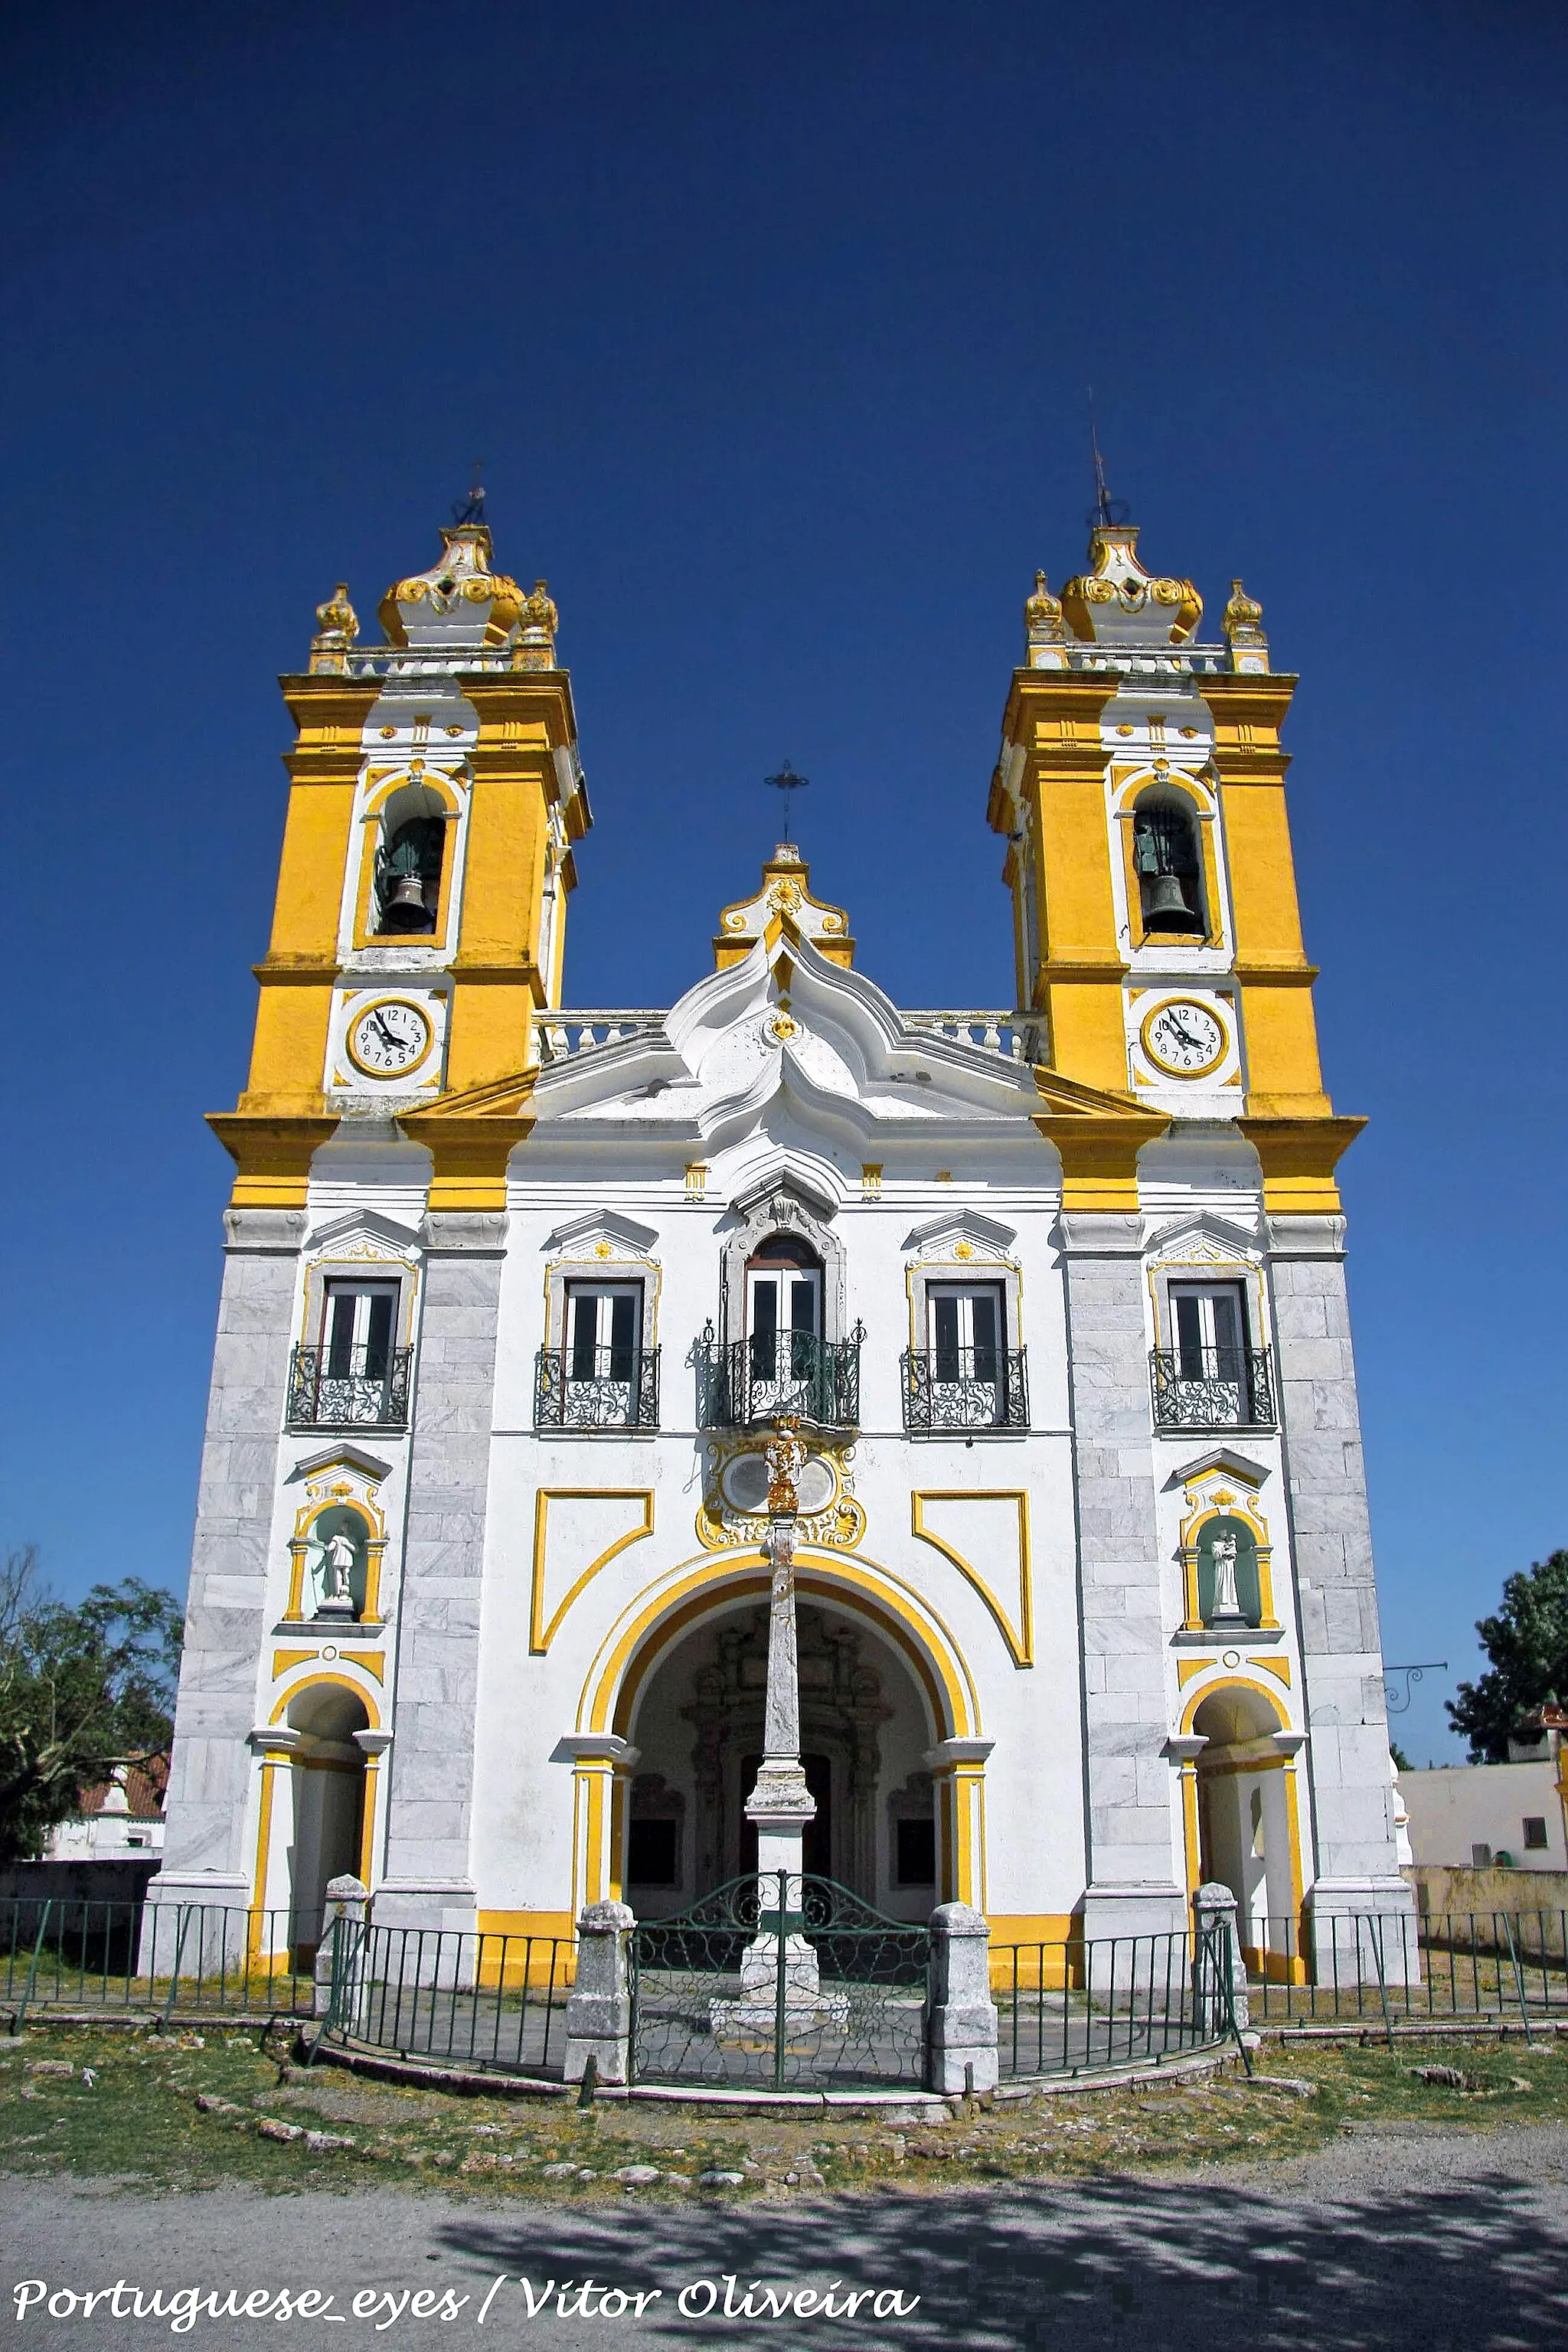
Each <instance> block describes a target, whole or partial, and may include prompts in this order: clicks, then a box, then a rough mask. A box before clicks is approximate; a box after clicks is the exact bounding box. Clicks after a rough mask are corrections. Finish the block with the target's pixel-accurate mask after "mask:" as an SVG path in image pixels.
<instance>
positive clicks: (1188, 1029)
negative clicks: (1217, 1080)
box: [1142, 996, 1230, 1078]
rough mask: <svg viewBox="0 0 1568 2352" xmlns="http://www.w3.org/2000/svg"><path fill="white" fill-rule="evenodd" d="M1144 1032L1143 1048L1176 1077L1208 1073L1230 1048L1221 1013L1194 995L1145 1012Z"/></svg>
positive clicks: (1158, 1005) (1153, 1060)
mask: <svg viewBox="0 0 1568 2352" xmlns="http://www.w3.org/2000/svg"><path fill="white" fill-rule="evenodd" d="M1142 1040H1143V1051H1144V1052H1145V1053H1146V1054H1147V1055H1148V1056H1149V1059H1150V1060H1151V1061H1152V1063H1153V1064H1154V1066H1155V1067H1156V1069H1161V1070H1165V1071H1167V1072H1168V1073H1169V1074H1170V1076H1172V1077H1173V1078H1201V1077H1205V1076H1207V1074H1208V1072H1209V1071H1210V1070H1216V1069H1217V1068H1218V1067H1219V1066H1220V1064H1221V1063H1222V1062H1223V1061H1224V1059H1225V1057H1226V1054H1227V1053H1228V1052H1229V1050H1230V1038H1229V1035H1228V1034H1227V1032H1226V1025H1225V1023H1224V1022H1223V1021H1222V1020H1221V1018H1220V1016H1219V1014H1218V1013H1216V1012H1215V1010H1214V1008H1213V1007H1212V1006H1211V1005H1207V1004H1202V1003H1198V1001H1197V1000H1196V998H1194V997H1186V996H1177V997H1171V998H1168V999H1167V1001H1166V1002H1165V1003H1163V1004H1157V1005H1156V1006H1155V1007H1154V1010H1153V1011H1152V1013H1147V1014H1146V1015H1145V1016H1144V1021H1143V1026H1142Z"/></svg>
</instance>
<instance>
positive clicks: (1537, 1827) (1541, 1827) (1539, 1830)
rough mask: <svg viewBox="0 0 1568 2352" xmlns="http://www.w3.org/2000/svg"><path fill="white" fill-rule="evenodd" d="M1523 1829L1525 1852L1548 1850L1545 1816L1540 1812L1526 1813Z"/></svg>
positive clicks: (1543, 1851)
mask: <svg viewBox="0 0 1568 2352" xmlns="http://www.w3.org/2000/svg"><path fill="white" fill-rule="evenodd" d="M1523 1829H1524V1850H1525V1852H1526V1853H1545V1851H1546V1822H1545V1818H1544V1816H1543V1815H1542V1814H1540V1813H1526V1815H1525V1817H1524V1822H1523Z"/></svg>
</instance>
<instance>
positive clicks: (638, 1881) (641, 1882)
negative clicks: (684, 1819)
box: [626, 1821, 680, 1886]
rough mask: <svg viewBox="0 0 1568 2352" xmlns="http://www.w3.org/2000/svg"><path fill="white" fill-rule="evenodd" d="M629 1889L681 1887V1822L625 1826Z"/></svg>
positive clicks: (640, 1823) (636, 1823) (643, 1823)
mask: <svg viewBox="0 0 1568 2352" xmlns="http://www.w3.org/2000/svg"><path fill="white" fill-rule="evenodd" d="M626 1884H627V1885H628V1886H679V1884H680V1824H679V1822H637V1821H634V1822H628V1824H627V1826H626Z"/></svg>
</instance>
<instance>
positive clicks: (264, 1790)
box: [246, 1748, 289, 1963]
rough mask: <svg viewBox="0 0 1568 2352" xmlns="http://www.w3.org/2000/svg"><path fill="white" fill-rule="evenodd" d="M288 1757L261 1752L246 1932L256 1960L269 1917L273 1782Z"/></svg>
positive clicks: (251, 1956) (253, 1959)
mask: <svg viewBox="0 0 1568 2352" xmlns="http://www.w3.org/2000/svg"><path fill="white" fill-rule="evenodd" d="M288 1761H289V1758H288V1753H287V1751H286V1750H282V1749H280V1750H279V1753H278V1754H277V1755H272V1754H270V1753H269V1752H268V1750H267V1749H266V1748H263V1750H262V1753H261V1805H260V1811H259V1817H258V1822H257V1825H256V1876H255V1881H254V1884H253V1887H252V1894H251V1904H250V1920H249V1925H248V1928H247V1936H246V1946H247V1952H248V1956H249V1958H250V1959H251V1961H252V1962H253V1963H254V1962H256V1961H258V1960H259V1959H260V1958H261V1931H262V1925H263V1922H264V1921H265V1919H266V1917H267V1881H268V1876H269V1871H268V1864H269V1863H270V1861H271V1846H272V1782H273V1779H274V1777H275V1775H276V1773H277V1771H278V1769H279V1765H282V1764H287V1763H288Z"/></svg>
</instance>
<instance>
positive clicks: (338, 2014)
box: [310, 1872, 370, 2026]
mask: <svg viewBox="0 0 1568 2352" xmlns="http://www.w3.org/2000/svg"><path fill="white" fill-rule="evenodd" d="M322 1900H323V1905H324V1908H323V1911H322V1915H321V1942H320V1943H319V1944H318V1945H317V1947H316V1963H315V1971H314V1973H315V1979H316V1982H315V1993H314V1997H313V1999H312V2001H311V2004H310V2005H311V2010H312V2011H313V2013H314V2015H316V2016H317V2017H331V2018H333V2020H334V2022H335V2023H336V2024H338V2025H340V2026H341V2025H342V2021H343V2019H344V2017H345V2016H346V2015H347V2013H348V1990H349V1988H348V1984H347V1982H346V1979H347V1978H348V1976H349V1975H350V1972H351V1971H352V1969H353V1962H354V1959H355V1957H356V1956H357V1954H358V1951H359V1948H360V1943H361V1940H362V1937H363V1929H364V1920H365V1906H367V1904H368V1903H369V1901H370V1889H369V1887H368V1886H367V1885H365V1883H364V1881H363V1878H355V1877H354V1875H353V1873H352V1872H345V1874H343V1876H342V1878H329V1879H328V1881H327V1891H326V1894H325V1895H324V1896H323V1898H322ZM340 1922H341V1923H342V1924H341V1926H340V1924H339V1923H340Z"/></svg>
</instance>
